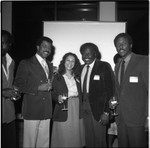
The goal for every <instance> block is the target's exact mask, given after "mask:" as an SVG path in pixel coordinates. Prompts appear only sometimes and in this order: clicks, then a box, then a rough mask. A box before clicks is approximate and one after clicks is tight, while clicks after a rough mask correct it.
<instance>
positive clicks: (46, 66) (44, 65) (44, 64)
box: [42, 60, 49, 78]
mask: <svg viewBox="0 0 150 148" xmlns="http://www.w3.org/2000/svg"><path fill="white" fill-rule="evenodd" d="M42 65H43V69H44V71H45V73H46V76H47V78H48V75H49V69H48V65H47V63H46V61H45V60H43V61H42Z"/></svg>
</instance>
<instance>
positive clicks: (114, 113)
mask: <svg viewBox="0 0 150 148" xmlns="http://www.w3.org/2000/svg"><path fill="white" fill-rule="evenodd" d="M110 105H111V109H113V113H112V115H113V116H117V115H118V113H116V107H117V105H118V102H117V100H116V98H115V97H113V98H112V99H111V100H110Z"/></svg>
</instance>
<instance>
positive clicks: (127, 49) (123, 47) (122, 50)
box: [116, 37, 132, 58]
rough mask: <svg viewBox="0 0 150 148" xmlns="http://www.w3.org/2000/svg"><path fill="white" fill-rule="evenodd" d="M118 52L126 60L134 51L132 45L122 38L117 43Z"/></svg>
mask: <svg viewBox="0 0 150 148" xmlns="http://www.w3.org/2000/svg"><path fill="white" fill-rule="evenodd" d="M116 50H117V52H118V53H119V55H120V56H121V57H123V58H125V57H126V56H127V55H128V54H130V53H131V51H132V44H129V41H128V39H126V38H124V37H121V38H119V39H118V40H117V42H116Z"/></svg>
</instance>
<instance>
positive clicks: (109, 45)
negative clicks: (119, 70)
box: [43, 21, 126, 68]
mask: <svg viewBox="0 0 150 148" xmlns="http://www.w3.org/2000/svg"><path fill="white" fill-rule="evenodd" d="M43 27H44V36H48V37H50V38H51V39H52V40H53V41H54V46H55V48H56V51H55V55H54V59H53V63H54V65H55V66H58V65H59V63H60V60H61V59H62V56H63V55H64V54H65V53H67V52H73V53H75V54H77V56H78V58H79V59H80V61H81V63H83V62H82V59H81V54H80V52H79V49H80V46H81V45H82V44H84V43H86V42H93V43H95V44H96V45H97V46H98V48H99V50H100V52H101V54H102V60H104V61H107V62H109V63H110V64H111V66H112V68H114V62H113V56H114V55H115V54H116V49H115V47H114V44H113V40H114V38H115V36H116V35H117V34H118V33H120V32H125V27H126V23H124V22H122V23H116V22H112V23H110V22H109V23H108V22H107V23H105V22H98V21H92V22H88V21H86V22H84V21H83V22H82V21H81V22H80V21H79V22H57V21H56V22H44V26H43Z"/></svg>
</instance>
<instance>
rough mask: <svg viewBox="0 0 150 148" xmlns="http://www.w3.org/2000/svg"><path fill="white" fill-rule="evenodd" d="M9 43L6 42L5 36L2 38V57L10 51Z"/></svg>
mask: <svg viewBox="0 0 150 148" xmlns="http://www.w3.org/2000/svg"><path fill="white" fill-rule="evenodd" d="M10 46H11V43H9V42H8V39H7V36H2V56H5V55H6V53H7V52H8V50H9V49H10Z"/></svg>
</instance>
